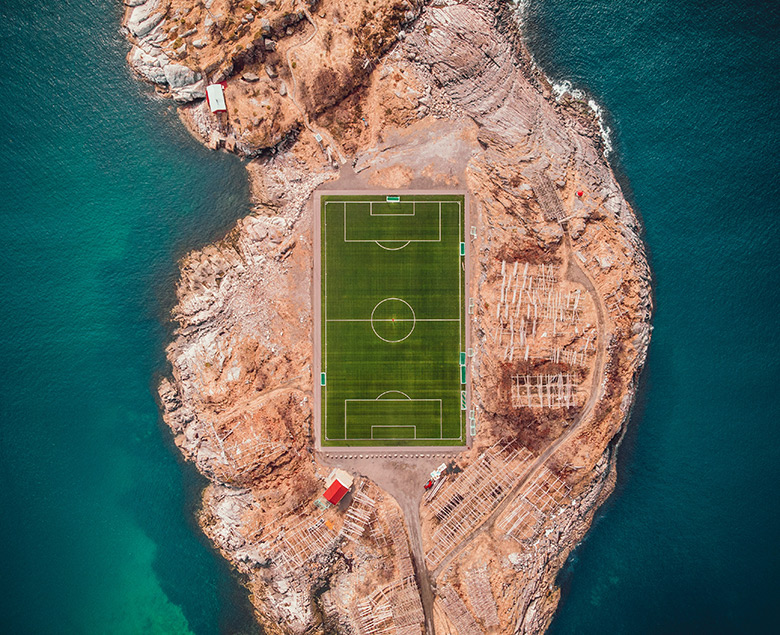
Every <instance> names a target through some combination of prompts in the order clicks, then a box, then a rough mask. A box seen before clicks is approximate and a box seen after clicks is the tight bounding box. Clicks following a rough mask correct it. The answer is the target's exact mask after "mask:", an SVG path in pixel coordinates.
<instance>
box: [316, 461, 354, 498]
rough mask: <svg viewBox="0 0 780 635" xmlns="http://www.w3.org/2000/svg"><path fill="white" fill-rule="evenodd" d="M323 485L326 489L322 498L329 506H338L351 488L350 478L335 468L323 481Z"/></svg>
mask: <svg viewBox="0 0 780 635" xmlns="http://www.w3.org/2000/svg"><path fill="white" fill-rule="evenodd" d="M325 485H326V489H325V493H324V494H323V495H322V497H323V498H324V499H325V500H326V501H328V502H329V503H330V504H331V505H338V504H339V501H341V499H342V498H344V496H346V494H347V492H348V491H349V488H350V487H352V477H351V476H350V475H349V474H347V473H346V472H345V471H344V470H340V469H338V468H336V469H334V470H333V471H332V472H331V473H330V476H328V478H327V479H326V480H325Z"/></svg>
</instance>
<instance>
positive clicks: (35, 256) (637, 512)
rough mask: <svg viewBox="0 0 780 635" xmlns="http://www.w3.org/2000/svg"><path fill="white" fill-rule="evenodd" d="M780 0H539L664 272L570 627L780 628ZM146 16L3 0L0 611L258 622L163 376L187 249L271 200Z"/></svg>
mask: <svg viewBox="0 0 780 635" xmlns="http://www.w3.org/2000/svg"><path fill="white" fill-rule="evenodd" d="M774 7H775V5H772V4H770V3H759V2H747V3H745V2H742V3H736V2H732V3H727V2H722V1H708V2H704V1H699V2H692V1H690V0H677V1H675V2H672V1H669V0H658V1H655V2H619V3H618V2H606V1H604V0H590V1H588V2H584V1H575V0H557V1H555V2H553V1H552V0H537V1H536V2H535V3H534V4H532V7H531V13H530V16H529V22H530V23H531V24H532V26H533V31H532V37H531V42H530V43H531V46H532V48H533V50H534V52H535V54H536V56H537V58H538V59H539V61H540V62H541V63H542V64H543V65H544V67H545V68H546V69H547V70H548V71H549V72H550V73H551V74H552V75H553V76H555V77H558V78H561V79H570V80H572V81H573V82H574V84H575V85H577V86H579V87H583V88H587V89H588V90H590V91H591V92H592V94H593V95H595V96H596V97H597V99H598V100H599V102H600V103H601V104H602V105H604V106H605V107H606V108H607V109H608V119H609V120H608V123H609V125H610V126H611V127H612V130H613V133H612V137H613V143H614V145H615V152H614V154H613V161H614V162H615V163H616V165H617V167H618V168H619V170H620V172H621V174H622V175H623V177H624V179H627V180H625V181H624V182H625V183H629V182H630V188H629V189H628V193H629V194H630V197H631V199H632V200H633V202H634V203H635V204H636V206H637V209H638V210H639V212H640V213H641V215H642V216H643V219H644V222H645V226H646V229H647V241H648V244H649V249H650V256H651V260H652V264H653V267H654V270H655V274H656V277H657V281H656V282H657V289H656V290H657V306H658V310H657V314H656V321H655V325H656V330H655V333H654V340H653V344H652V347H651V352H650V357H649V362H648V372H647V374H646V376H645V378H644V383H643V392H642V395H641V399H640V403H639V406H638V408H637V410H636V414H635V417H634V421H633V424H632V427H631V429H630V431H629V434H628V436H627V438H626V441H625V442H624V444H623V447H622V449H621V459H620V464H619V468H620V478H619V483H618V490H617V493H616V495H615V496H614V497H613V498H612V499H611V500H610V502H609V503H608V504H607V505H606V506H605V508H604V509H603V511H602V512H601V513H600V514H599V516H598V521H597V522H596V524H595V526H594V528H593V531H592V532H591V534H590V535H589V537H588V538H587V540H586V541H585V543H584V544H583V545H582V546H581V547H580V548H579V549H578V550H577V551H576V553H575V555H574V557H573V558H572V560H571V562H570V564H569V566H568V567H567V568H566V570H565V572H564V573H563V574H562V576H561V581H562V583H563V585H564V600H563V603H562V607H561V613H560V615H559V616H558V618H557V619H556V621H555V622H554V625H553V632H554V633H605V632H607V633H698V632H709V633H713V632H740V633H741V632H767V631H770V630H774V629H772V628H771V626H772V625H773V621H771V617H772V612H771V609H772V608H774V607H773V601H774V599H775V596H776V589H777V587H778V583H780V580H779V579H778V578H779V577H780V576H778V570H779V569H780V558H779V557H778V555H779V554H778V548H777V546H776V538H775V537H776V534H777V529H776V528H777V526H778V520H780V518H778V516H779V514H778V505H777V493H776V490H777V488H776V483H777V481H778V465H779V464H780V463H779V461H780V449H779V447H780V433H778V429H777V428H778V423H779V422H780V417H778V406H777V397H776V395H777V388H776V380H777V378H778V375H780V372H779V371H780V368H779V363H778V353H780V350H778V349H779V348H780V346H779V345H778V338H777V335H776V333H775V329H776V328H777V322H778V320H777V318H776V313H775V311H776V310H777V307H778V305H780V293H779V292H778V283H780V276H779V275H778V266H777V263H776V258H777V256H778V254H779V253H780V250H779V249H778V248H779V247H780V244H778V242H779V241H778V224H779V222H778V205H777V200H778V195H780V191H778V190H779V189H780V188H778V179H777V160H776V157H777V151H776V147H777V143H778V124H777V112H778V105H779V104H778V101H779V97H780V95H779V94H778V80H777V77H778V47H777V44H776V40H777V36H776V34H777V33H778V32H779V31H778V27H780V24H778V22H779V21H780V19H779V18H778V12H777V9H776V8H774ZM119 18H120V9H119V7H118V3H114V2H111V1H110V0H91V1H89V0H82V1H80V2H77V1H76V0H70V1H65V2H61V3H54V4H49V5H40V3H38V4H36V5H35V6H34V7H33V6H25V5H24V4H23V3H10V2H6V3H2V5H0V55H2V60H3V62H4V63H3V65H2V68H0V100H2V112H3V119H2V123H0V130H1V131H2V134H0V177H1V178H2V185H3V195H2V199H0V200H2V203H1V204H0V236H2V250H1V251H0V262H1V263H2V278H1V279H0V293H1V295H0V298H2V303H1V304H0V325H2V337H1V338H0V347H1V351H2V360H3V363H2V371H0V372H1V373H2V375H1V376H0V391H1V392H0V544H2V567H0V573H1V574H2V575H0V631H2V632H9V633H109V632H110V633H154V632H157V633H187V632H196V633H213V632H219V631H222V632H231V633H233V632H251V630H252V627H251V620H250V619H249V613H248V609H247V603H246V601H245V599H244V598H243V594H242V592H241V590H240V588H239V587H238V586H237V584H236V583H235V581H233V580H232V578H231V576H230V574H229V572H228V571H227V569H226V568H225V567H224V566H223V565H222V563H221V562H220V560H219V558H218V557H217V556H216V555H215V554H214V553H213V552H212V551H211V550H210V549H209V548H208V546H207V545H206V543H205V542H204V541H203V539H202V538H201V537H200V535H199V532H198V531H197V529H196V528H195V527H194V526H193V522H192V512H193V505H194V504H195V501H196V500H197V489H198V487H200V485H201V482H200V481H199V480H198V479H197V477H196V475H195V474H194V472H193V470H192V469H190V468H188V467H187V466H183V465H181V464H180V463H178V462H177V459H176V453H175V451H173V450H172V449H171V447H170V445H171V444H170V440H169V437H168V435H167V434H166V433H165V431H164V430H163V429H162V428H161V426H160V423H159V420H158V414H157V408H156V405H155V402H154V399H153V396H152V394H153V386H154V377H155V374H156V373H158V372H160V371H161V370H162V369H164V359H163V354H162V349H163V345H164V342H165V341H166V338H167V336H168V334H167V332H166V328H167V327H166V317H165V316H166V312H167V311H168V310H169V309H170V307H171V305H172V302H173V297H172V287H173V283H174V280H175V275H176V259H177V258H178V257H179V256H181V255H182V254H184V253H185V252H186V251H187V250H188V249H190V248H192V247H196V246H199V245H202V244H203V243H204V242H206V241H208V240H209V239H212V238H214V237H216V236H218V235H220V234H221V233H222V232H224V231H225V229H227V228H228V227H229V226H230V224H231V223H232V221H233V220H234V219H235V218H237V217H240V216H242V215H243V214H244V213H245V212H246V210H247V205H248V203H247V201H248V191H247V185H246V179H245V175H244V170H243V167H242V166H241V164H240V162H239V161H238V160H237V159H235V158H234V157H230V156H226V155H224V154H213V153H210V152H208V151H207V150H205V149H203V148H201V147H200V146H199V145H198V144H197V143H195V142H194V141H193V140H191V139H190V138H189V136H188V135H187V133H186V132H184V130H183V129H182V128H181V126H180V125H179V124H178V122H177V120H176V115H175V112H174V110H173V109H172V108H171V107H170V104H168V103H166V102H162V101H158V100H156V99H154V98H153V97H151V96H150V91H149V90H148V88H147V87H145V86H143V85H142V84H140V83H139V82H137V81H136V80H135V79H134V78H133V77H132V76H131V75H130V73H129V72H128V71H127V70H126V67H125V63H124V54H125V52H126V50H127V49H126V45H125V43H124V41H123V38H122V36H121V34H119V32H118V28H117V25H118V22H119Z"/></svg>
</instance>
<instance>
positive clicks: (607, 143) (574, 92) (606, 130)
mask: <svg viewBox="0 0 780 635" xmlns="http://www.w3.org/2000/svg"><path fill="white" fill-rule="evenodd" d="M510 1H511V3H512V4H513V5H514V7H515V11H514V13H515V19H516V20H517V23H518V25H519V26H520V27H521V32H522V27H523V26H524V24H525V17H526V15H527V13H528V7H529V5H530V4H531V0H510ZM528 54H529V55H530V57H531V63H532V64H533V65H534V68H536V69H537V70H538V71H539V72H541V73H542V74H543V75H544V78H545V79H546V80H547V82H548V83H549V84H550V87H551V88H550V90H551V92H552V94H553V97H555V101H558V102H560V101H561V100H562V99H563V98H564V97H565V96H566V95H569V96H570V97H571V98H572V99H575V100H577V101H581V102H584V103H585V104H587V106H588V108H590V110H591V112H593V115H594V117H595V118H596V122H597V123H598V126H599V134H600V135H601V140H602V141H603V142H604V155H605V156H609V155H610V153H611V152H612V129H611V128H610V127H609V126H608V125H607V124H606V123H605V121H604V109H603V108H602V107H601V106H600V105H599V103H598V102H597V101H596V99H595V98H594V97H593V96H591V95H588V93H587V92H586V91H584V90H582V89H580V88H575V87H574V86H573V85H572V83H571V82H570V81H569V80H567V79H564V80H558V81H556V80H555V79H553V78H552V77H550V76H549V75H548V74H547V73H546V72H545V71H544V69H543V68H542V67H541V65H539V63H538V62H537V61H536V59H535V58H534V55H533V53H532V52H531V51H530V50H529V51H528Z"/></svg>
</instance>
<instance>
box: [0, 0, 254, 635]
mask: <svg viewBox="0 0 780 635" xmlns="http://www.w3.org/2000/svg"><path fill="white" fill-rule="evenodd" d="M120 17H121V14H120V4H119V3H118V2H112V1H110V0H91V1H85V0H82V1H76V0H70V1H66V2H61V3H49V4H40V3H11V2H4V3H2V4H0V55H2V61H3V64H2V69H0V100H2V105H1V106H0V112H2V113H3V116H2V123H0V128H1V129H2V134H0V176H1V178H2V198H1V199H0V201H1V202H0V210H1V211H0V236H2V249H1V250H0V262H1V263H2V278H1V279H0V298H1V299H2V302H0V324H2V339H1V340H0V346H1V347H2V364H1V365H0V368H1V369H2V370H0V373H2V375H1V379H0V391H1V392H0V418H1V421H0V545H2V547H0V549H2V564H1V565H0V632H4V633H36V634H37V633H187V632H197V633H213V632H216V631H218V630H220V629H222V630H226V631H230V632H237V631H239V630H242V629H243V628H244V626H245V625H246V624H247V623H248V613H247V610H246V600H244V599H243V595H244V594H242V593H241V591H240V589H239V587H238V585H237V583H236V582H235V581H234V580H233V579H232V577H231V576H230V574H229V572H228V571H227V569H226V567H225V566H224V565H223V564H222V562H221V561H220V559H219V558H218V557H217V556H216V555H215V554H214V553H212V552H211V550H210V549H209V548H208V546H207V545H206V543H205V540H204V539H202V538H201V537H200V534H199V532H198V531H197V528H195V527H194V524H193V520H192V514H193V507H194V505H195V502H196V500H197V497H196V494H197V487H198V486H199V481H197V479H196V477H195V475H194V473H193V470H192V469H191V468H187V467H185V466H182V465H180V464H179V463H177V458H176V456H177V455H176V453H175V452H174V451H172V449H171V445H172V444H171V443H170V440H169V437H168V435H167V434H166V433H165V432H164V430H163V428H162V427H161V425H160V423H159V420H158V411H157V407H156V404H155V401H154V399H153V396H152V395H153V392H152V391H153V387H154V381H155V380H154V377H155V373H158V372H159V371H160V370H161V369H163V363H164V358H163V346H164V342H165V340H166V338H167V336H168V335H167V333H166V330H165V329H166V328H167V326H166V313H167V311H169V310H170V307H171V306H172V302H173V294H172V289H173V283H174V281H175V275H176V259H177V258H178V257H180V256H181V255H183V254H184V253H185V252H186V250H188V249H190V248H192V247H194V246H198V245H201V244H203V243H204V241H206V240H208V239H209V238H214V237H216V236H218V235H219V234H220V233H221V232H224V231H225V230H226V229H227V228H228V227H229V226H230V224H231V222H232V221H233V220H234V219H236V218H237V217H240V216H242V215H243V214H245V213H246V211H247V207H248V189H247V183H246V177H245V172H244V169H243V167H242V165H241V163H240V161H239V160H238V159H236V158H235V157H230V156H227V155H225V154H213V153H210V152H209V151H208V150H206V149H203V148H202V147H201V146H200V145H199V144H197V143H196V142H195V141H194V140H192V139H191V138H190V137H189V136H188V134H187V133H186V132H185V131H184V129H183V128H182V126H181V125H179V123H178V121H177V117H176V114H175V111H174V110H173V109H172V108H171V106H170V104H168V103H167V102H163V101H161V100H157V99H155V98H153V97H152V96H151V92H150V91H149V89H148V88H147V87H146V86H144V85H142V84H141V83H139V82H137V81H136V80H135V79H134V78H133V77H132V76H131V75H130V73H129V71H128V70H127V68H126V64H125V60H124V55H125V53H126V51H127V46H126V44H125V43H124V40H123V37H122V35H121V34H120V33H119V30H118V25H119V20H120ZM243 632H249V631H247V630H244V631H243Z"/></svg>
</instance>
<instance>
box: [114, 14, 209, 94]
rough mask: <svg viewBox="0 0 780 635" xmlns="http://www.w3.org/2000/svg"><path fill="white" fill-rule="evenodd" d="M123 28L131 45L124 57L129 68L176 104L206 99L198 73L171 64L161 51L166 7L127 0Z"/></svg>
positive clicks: (163, 39) (182, 66)
mask: <svg viewBox="0 0 780 635" xmlns="http://www.w3.org/2000/svg"><path fill="white" fill-rule="evenodd" d="M125 5H126V6H127V7H128V10H127V13H126V16H125V28H126V29H127V31H128V32H129V34H130V35H132V36H133V39H134V44H133V47H132V49H131V50H130V53H129V54H128V61H129V62H130V65H131V66H132V68H133V69H134V70H135V71H136V72H137V73H138V74H139V75H140V76H141V77H143V78H144V79H145V80H147V81H149V82H151V83H153V84H155V85H156V86H159V87H161V88H163V89H167V90H169V91H170V94H171V96H172V97H173V99H174V100H175V101H177V102H179V103H188V102H191V101H195V100H198V99H204V98H205V97H206V84H205V81H204V80H203V78H202V76H201V74H200V73H197V72H195V71H193V70H192V69H191V68H189V67H187V66H184V65H182V64H176V63H174V62H173V61H172V60H171V59H170V57H169V56H168V54H167V53H166V51H165V50H164V49H163V47H162V43H163V42H165V41H166V40H167V35H166V34H165V33H164V31H163V29H162V23H163V20H164V19H165V17H166V15H167V14H168V11H169V9H170V5H169V4H168V3H166V2H164V0H128V1H127V2H125Z"/></svg>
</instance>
